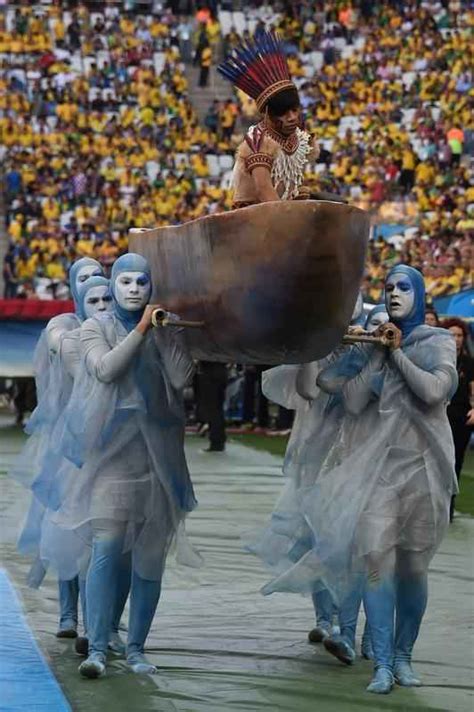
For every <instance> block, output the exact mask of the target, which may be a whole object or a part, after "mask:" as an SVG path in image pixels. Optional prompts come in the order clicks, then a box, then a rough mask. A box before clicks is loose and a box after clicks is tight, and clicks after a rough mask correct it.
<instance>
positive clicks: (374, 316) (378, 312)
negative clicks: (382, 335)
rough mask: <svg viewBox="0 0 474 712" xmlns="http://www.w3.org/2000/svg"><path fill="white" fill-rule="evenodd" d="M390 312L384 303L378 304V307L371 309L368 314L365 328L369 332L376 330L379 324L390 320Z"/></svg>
mask: <svg viewBox="0 0 474 712" xmlns="http://www.w3.org/2000/svg"><path fill="white" fill-rule="evenodd" d="M388 318H389V317H388V314H387V310H386V308H385V305H384V304H378V305H377V306H376V307H374V308H373V309H371V311H370V312H369V313H368V315H367V319H366V322H365V330H366V331H368V332H369V333H372V332H373V331H376V330H377V329H378V327H379V326H382V324H386V323H387V321H388Z"/></svg>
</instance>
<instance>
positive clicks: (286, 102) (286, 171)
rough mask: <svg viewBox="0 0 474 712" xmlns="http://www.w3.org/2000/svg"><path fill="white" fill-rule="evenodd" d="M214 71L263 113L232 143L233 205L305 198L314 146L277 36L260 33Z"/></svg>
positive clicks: (315, 152)
mask: <svg viewBox="0 0 474 712" xmlns="http://www.w3.org/2000/svg"><path fill="white" fill-rule="evenodd" d="M218 71H219V72H220V73H221V74H222V75H223V76H224V77H225V78H226V79H228V80H229V81H231V82H232V83H233V84H234V85H235V86H236V87H238V88H239V89H242V91H244V92H245V93H246V94H247V95H248V96H250V97H251V98H252V99H254V100H255V103H256V105H257V109H258V111H259V112H260V113H261V114H262V119H261V121H260V122H259V123H258V124H257V125H256V126H251V127H250V129H249V130H248V131H247V134H246V136H245V139H244V141H243V143H242V144H241V145H240V146H239V148H238V149H237V154H236V159H235V166H234V173H233V190H234V207H235V208H242V207H245V206H247V205H254V204H255V203H262V202H266V201H270V200H292V199H295V198H300V199H301V198H309V190H308V189H307V188H305V187H304V186H303V180H304V171H305V167H306V164H307V163H308V161H310V160H314V159H315V158H316V157H317V156H318V154H319V150H318V148H317V146H316V144H315V142H314V141H313V140H312V139H311V136H310V134H309V133H308V132H307V131H305V130H304V129H303V128H302V121H301V106H300V100H299V96H298V90H297V88H296V86H295V84H294V83H293V82H292V81H291V78H290V73H289V69H288V65H287V62H286V58H285V54H284V51H283V47H282V44H281V42H280V41H279V39H278V38H277V36H276V35H275V34H273V33H270V32H261V33H259V35H258V37H254V38H253V39H252V40H248V41H247V43H246V44H243V45H241V46H240V47H237V48H236V49H235V50H234V51H233V53H232V54H231V55H230V57H229V58H228V59H226V60H225V61H224V62H223V63H222V64H220V65H219V67H218Z"/></svg>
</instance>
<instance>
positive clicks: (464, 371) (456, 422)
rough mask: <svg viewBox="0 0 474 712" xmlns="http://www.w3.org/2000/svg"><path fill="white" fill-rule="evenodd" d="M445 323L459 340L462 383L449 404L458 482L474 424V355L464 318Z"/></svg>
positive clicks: (458, 368) (458, 348) (459, 376)
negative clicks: (468, 349) (470, 350)
mask: <svg viewBox="0 0 474 712" xmlns="http://www.w3.org/2000/svg"><path fill="white" fill-rule="evenodd" d="M443 327H444V328H445V329H449V331H450V332H451V333H452V335H453V336H454V338H455V340H456V352H457V371H458V378H459V384H458V388H457V391H456V393H455V394H454V396H453V397H452V398H451V402H450V404H449V405H448V418H449V423H450V425H451V430H452V432H453V439H454V450H455V469H456V476H457V478H458V483H459V480H460V477H461V472H462V466H463V462H464V455H465V453H466V449H467V446H468V444H469V440H470V437H471V434H472V430H473V426H474V359H472V358H471V356H469V354H468V353H467V350H466V341H467V334H468V332H467V327H466V324H465V323H464V322H463V321H462V320H461V319H454V318H453V319H446V320H445V321H444V322H443ZM455 500H456V498H455V497H453V498H452V500H451V512H450V518H451V521H452V519H453V513H454V505H455Z"/></svg>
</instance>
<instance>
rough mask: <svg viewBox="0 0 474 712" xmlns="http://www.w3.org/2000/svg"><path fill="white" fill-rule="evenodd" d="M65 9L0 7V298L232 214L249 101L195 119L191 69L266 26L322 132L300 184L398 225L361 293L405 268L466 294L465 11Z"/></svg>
mask: <svg viewBox="0 0 474 712" xmlns="http://www.w3.org/2000/svg"><path fill="white" fill-rule="evenodd" d="M96 5H97V3H96ZM63 6H64V4H63V3H59V4H55V5H53V4H50V5H38V4H34V5H33V6H30V5H22V6H18V7H17V8H12V7H10V8H8V10H7V11H5V10H4V11H3V13H2V14H0V62H1V78H0V87H1V92H0V138H1V145H2V147H3V149H2V150H3V156H2V158H3V160H4V165H5V188H6V217H7V231H8V238H9V249H8V252H7V254H6V257H5V261H4V277H5V296H7V297H13V296H26V297H33V296H39V297H41V298H54V297H55V298H61V297H65V296H67V295H68V290H67V273H68V268H69V265H70V264H71V262H72V261H73V260H74V259H76V258H77V257H80V256H83V255H90V256H94V257H96V258H98V259H99V260H100V261H101V262H102V263H103V264H104V265H106V266H109V265H111V264H112V263H113V261H114V260H115V258H116V257H117V256H118V255H119V254H121V253H123V252H124V251H126V249H127V231H128V229H129V228H130V227H142V226H146V227H154V226H159V225H166V224H170V223H174V224H176V223H180V222H183V221H186V220H191V219H194V218H196V217H199V216H202V215H206V214H209V213H215V212H219V211H223V210H227V209H229V208H230V205H231V196H230V192H229V190H228V181H229V172H230V170H229V169H230V167H231V164H232V154H233V151H234V148H235V145H236V144H237V142H238V140H239V136H238V133H239V132H240V134H241V131H242V129H243V128H244V127H245V126H246V125H247V124H248V123H249V122H250V121H251V120H252V119H253V118H254V116H255V108H254V107H253V106H252V103H251V102H250V101H248V100H246V99H245V100H244V98H243V96H237V95H236V96H235V97H233V98H229V101H224V102H214V103H213V104H212V105H211V106H210V107H209V110H208V112H207V115H206V117H205V119H204V122H203V125H202V124H200V123H199V121H198V117H197V115H196V113H195V111H194V109H193V106H192V104H191V102H190V100H189V87H188V80H187V74H186V72H187V67H188V66H189V64H190V63H191V62H194V63H195V64H196V65H198V66H200V67H201V73H200V82H199V83H201V81H202V79H203V68H204V69H206V68H207V70H208V71H206V72H204V75H205V76H204V78H205V80H206V82H205V83H207V80H208V75H209V57H210V56H211V62H212V64H215V63H216V62H217V61H218V60H219V59H220V57H221V56H222V54H223V53H224V54H225V53H226V52H228V51H229V50H230V49H232V47H233V46H235V44H236V43H237V41H238V40H239V38H240V37H242V36H245V34H246V33H247V32H250V33H254V32H258V31H259V28H260V27H262V26H264V24H266V25H267V26H268V25H269V24H271V25H273V26H274V27H276V28H277V29H278V31H279V32H280V34H281V35H282V36H283V38H284V39H285V42H286V49H287V53H288V58H289V64H290V68H291V71H292V74H293V77H294V78H295V81H296V82H297V83H298V86H299V88H300V93H301V98H302V106H303V111H304V119H305V122H306V124H307V126H308V128H309V129H310V130H311V131H312V132H313V133H314V134H316V135H317V137H318V138H319V140H320V147H321V154H320V158H319V163H317V164H316V165H314V166H311V167H310V169H309V172H308V182H309V184H310V185H311V186H313V187H314V188H315V189H323V190H331V191H333V192H338V193H341V194H343V195H345V196H347V197H348V199H349V200H350V201H351V202H353V203H355V204H358V205H360V206H362V207H365V208H367V209H369V210H371V211H372V213H373V216H374V223H375V224H376V225H378V224H384V223H395V224H397V225H398V226H399V229H398V230H396V231H395V234H393V235H392V236H391V237H390V236H388V237H387V236H386V235H385V236H383V237H382V233H381V232H380V233H379V231H378V230H377V228H376V230H375V233H376V239H374V240H373V241H372V242H371V246H370V251H369V258H368V264H367V273H366V277H365V281H364V292H365V297H366V298H367V299H368V300H369V301H374V302H376V301H378V300H379V299H380V296H381V288H382V280H383V275H384V273H385V271H386V269H387V267H389V266H390V265H391V264H392V263H393V262H395V261H398V260H400V259H401V260H403V261H404V262H405V263H408V264H412V265H414V266H416V267H419V268H421V269H422V271H423V273H424V275H425V278H426V280H427V287H428V293H429V295H430V296H431V297H436V296H440V295H444V294H449V293H452V292H456V291H459V289H462V288H464V287H467V286H470V280H471V271H470V267H471V255H472V253H471V244H470V243H471V238H472V232H473V231H474V184H473V166H472V157H473V147H474V120H473V118H472V117H473V116H474V112H473V104H474V86H473V76H472V63H473V50H472V42H470V33H471V32H472V29H473V26H474V13H473V11H472V10H471V9H470V6H469V3H467V2H457V1H456V0H454V1H451V0H450V1H449V2H447V1H445V2H440V1H439V0H422V1H421V2H420V1H418V0H416V1H415V0H409V1H408V2H396V1H387V2H381V3H370V2H364V1H363V0H362V1H360V2H353V3H347V2H300V3H273V4H271V5H270V6H268V5H267V6H261V7H259V6H258V3H257V6H256V7H252V8H250V7H247V4H245V13H244V12H231V11H230V10H228V9H227V10H223V9H222V8H221V10H220V11H219V12H218V13H217V14H216V13H215V12H214V8H213V7H212V8H211V9H209V8H206V7H200V8H199V9H198V10H197V11H196V12H195V14H194V15H193V16H184V15H177V14H173V13H172V12H171V10H170V9H166V8H165V9H162V8H160V6H159V5H158V4H157V3H155V4H154V6H153V7H154V11H153V12H149V13H147V14H146V15H140V14H139V12H137V11H131V12H127V11H125V9H124V8H120V7H118V6H117V5H106V6H105V9H104V11H103V12H99V13H96V12H93V11H92V10H90V9H89V8H88V6H87V4H86V3H82V4H81V3H80V4H78V5H75V4H74V8H73V9H72V10H69V9H64V7H63ZM206 65H207V67H206ZM210 71H211V72H213V71H214V69H213V68H212V66H211V67H210ZM188 76H189V74H188ZM204 85H205V84H204ZM230 96H231V90H230V88H229V97H230ZM239 116H240V119H239ZM238 119H239V120H238ZM216 166H217V168H216ZM392 232H393V231H392ZM377 235H378V236H377Z"/></svg>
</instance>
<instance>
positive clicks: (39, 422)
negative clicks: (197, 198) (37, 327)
mask: <svg viewBox="0 0 474 712" xmlns="http://www.w3.org/2000/svg"><path fill="white" fill-rule="evenodd" d="M94 275H96V276H97V275H103V269H102V266H101V265H100V263H99V262H97V261H96V260H93V259H91V258H89V257H83V258H81V259H79V260H77V261H76V262H75V263H74V264H73V265H72V267H71V270H70V273H69V283H70V290H71V294H72V297H73V301H74V307H75V312H74V313H66V314H59V315H58V316H55V317H53V318H52V319H50V321H49V322H48V324H47V326H46V328H45V329H44V331H43V332H42V334H41V336H40V340H39V342H38V344H37V347H36V349H35V354H34V357H33V368H34V373H35V381H36V392H37V400H38V405H37V407H36V409H35V410H34V412H33V413H32V415H31V418H30V419H29V420H28V423H27V424H26V427H25V432H26V433H27V434H28V435H29V436H30V437H29V439H28V441H27V443H26V445H25V447H24V448H23V450H22V452H21V454H20V455H19V457H18V459H17V461H16V463H15V465H14V467H13V468H12V471H11V473H10V474H11V475H12V477H14V478H15V479H16V480H18V481H20V482H21V483H22V484H23V485H24V486H25V487H27V488H29V489H33V488H34V483H35V481H36V480H37V479H38V477H39V476H40V475H41V473H42V472H43V471H45V470H47V471H49V472H50V473H52V474H56V469H57V468H58V467H59V462H60V459H58V458H57V457H55V456H54V454H53V451H52V447H51V445H52V434H53V431H54V428H55V426H56V424H57V422H58V420H59V419H60V417H61V415H62V413H63V411H64V408H65V406H66V404H67V402H68V399H69V397H70V395H71V391H72V385H73V379H72V378H71V376H70V375H69V374H68V373H67V371H65V370H64V368H63V367H62V365H61V359H60V355H59V351H60V343H61V339H62V337H63V336H64V335H65V334H67V333H70V332H72V331H73V330H75V329H77V328H78V327H80V325H81V322H82V321H83V319H84V318H85V315H84V313H83V308H82V303H81V300H80V298H79V291H80V289H81V287H82V285H84V284H86V282H87V280H88V279H90V278H91V277H92V276H94ZM43 519H44V504H43V503H42V502H41V500H39V499H38V498H37V497H36V496H35V495H33V497H32V501H31V506H30V509H29V512H28V516H27V519H26V523H25V525H24V527H23V530H22V532H21V535H20V537H19V541H18V549H19V551H20V552H21V553H23V554H26V555H34V556H35V561H34V564H33V566H32V567H31V570H30V573H29V576H28V582H29V584H30V585H31V586H33V587H38V586H39V585H40V584H41V581H42V580H43V578H44V575H45V572H46V568H45V563H46V562H45V561H44V560H42V557H41V555H40V542H41V536H42V527H43ZM58 586H59V604H60V616H59V629H58V632H57V634H56V635H57V637H58V638H76V637H77V624H78V614H77V608H78V598H79V583H78V579H77V577H74V578H72V579H69V580H65V579H61V578H60V579H59V582H58Z"/></svg>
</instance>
